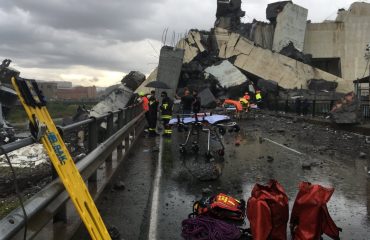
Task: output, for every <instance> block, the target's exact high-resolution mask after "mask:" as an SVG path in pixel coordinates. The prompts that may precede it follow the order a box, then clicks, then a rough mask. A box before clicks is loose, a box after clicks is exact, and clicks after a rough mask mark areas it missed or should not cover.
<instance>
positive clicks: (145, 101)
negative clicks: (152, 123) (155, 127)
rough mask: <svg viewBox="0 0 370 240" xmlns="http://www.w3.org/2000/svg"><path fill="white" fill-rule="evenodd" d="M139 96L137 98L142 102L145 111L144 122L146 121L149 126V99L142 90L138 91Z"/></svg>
mask: <svg viewBox="0 0 370 240" xmlns="http://www.w3.org/2000/svg"><path fill="white" fill-rule="evenodd" d="M139 96H140V99H139V100H140V102H141V104H142V107H143V111H144V112H145V119H146V122H147V123H148V126H149V99H148V97H147V96H146V95H145V93H144V92H139Z"/></svg>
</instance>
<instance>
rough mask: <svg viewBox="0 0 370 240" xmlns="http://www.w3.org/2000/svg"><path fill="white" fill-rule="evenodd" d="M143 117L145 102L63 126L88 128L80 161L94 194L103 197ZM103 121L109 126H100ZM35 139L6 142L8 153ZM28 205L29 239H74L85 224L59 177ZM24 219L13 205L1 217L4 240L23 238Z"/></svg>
mask: <svg viewBox="0 0 370 240" xmlns="http://www.w3.org/2000/svg"><path fill="white" fill-rule="evenodd" d="M143 119H144V112H143V111H142V108H141V106H140V105H136V106H132V107H128V108H125V109H122V110H119V111H116V112H110V113H107V114H106V115H104V116H101V117H99V118H89V119H86V120H84V121H81V122H77V123H74V124H71V125H68V126H64V127H58V129H59V131H60V133H61V135H62V136H66V135H68V134H73V132H75V133H76V132H77V131H81V129H86V130H87V134H86V136H87V151H88V154H87V155H86V157H84V158H83V159H81V160H80V161H79V162H77V163H76V165H77V168H78V170H79V171H80V174H81V176H82V177H83V179H84V180H85V181H86V183H87V186H88V189H89V191H90V193H91V195H92V197H93V198H94V199H97V198H98V197H99V195H100V194H101V192H102V191H103V189H104V187H105V186H106V185H107V184H108V183H109V181H110V179H111V177H112V176H113V174H114V172H115V170H116V169H117V168H118V166H119V165H120V162H121V161H122V159H123V158H124V157H126V156H127V153H128V152H129V150H130V149H131V148H132V146H133V145H134V143H135V141H136V140H137V139H138V138H137V137H138V136H139V134H140V133H141V132H142V131H143V129H144V121H143ZM102 124H104V126H105V127H104V128H101V127H99V126H101V125H102ZM76 134H77V133H76ZM99 140H100V141H99ZM33 143H35V141H34V139H33V138H31V137H29V138H25V139H23V140H20V141H18V142H13V143H10V144H7V145H3V149H4V152H5V153H9V152H11V151H14V150H16V149H19V148H22V147H25V146H28V145H31V144H33ZM4 152H2V151H1V152H0V153H1V154H4ZM24 207H25V210H26V213H27V239H34V238H37V239H69V238H70V237H71V236H73V234H74V232H75V231H76V230H77V228H78V227H79V226H80V224H81V221H80V218H79V216H78V215H77V212H76V211H75V210H74V206H73V205H72V203H71V201H70V200H69V195H68V193H67V192H66V191H65V189H64V186H63V184H62V183H61V182H60V180H59V179H58V178H55V179H54V180H53V181H52V182H51V183H49V184H48V185H47V186H46V187H44V188H43V189H42V190H40V191H39V192H38V193H36V194H35V195H34V196H32V197H31V198H30V199H28V200H27V201H25V203H24ZM25 223H26V219H25V218H24V215H23V212H22V209H21V208H17V209H15V210H13V211H12V212H11V213H10V214H8V215H7V216H6V217H4V218H3V219H1V220H0V239H23V233H24V227H25Z"/></svg>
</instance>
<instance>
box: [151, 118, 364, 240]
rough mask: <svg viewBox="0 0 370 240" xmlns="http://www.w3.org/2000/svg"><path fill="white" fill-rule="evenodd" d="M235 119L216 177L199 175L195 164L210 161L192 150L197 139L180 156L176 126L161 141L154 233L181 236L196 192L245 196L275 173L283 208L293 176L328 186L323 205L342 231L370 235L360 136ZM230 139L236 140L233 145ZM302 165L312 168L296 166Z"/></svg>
mask: <svg viewBox="0 0 370 240" xmlns="http://www.w3.org/2000/svg"><path fill="white" fill-rule="evenodd" d="M302 124H303V125H304V126H302ZM241 126H242V131H241V132H240V133H238V134H235V133H232V134H229V133H227V134H226V135H225V137H224V142H225V143H226V150H225V152H226V154H225V157H224V161H223V162H222V160H219V161H221V162H220V163H218V164H217V165H218V166H220V167H221V168H222V175H221V176H220V177H219V179H217V180H215V181H200V180H199V179H198V176H199V171H200V169H205V168H206V167H205V166H206V165H209V163H206V159H205V158H202V157H200V156H199V155H202V153H203V152H204V146H203V149H202V147H201V150H200V152H199V155H194V154H193V153H188V154H186V156H182V155H181V154H179V151H178V144H179V141H181V139H183V138H184V136H181V135H183V134H179V133H175V135H174V136H173V137H172V139H167V140H165V141H163V157H162V170H163V174H162V178H161V185H160V186H161V187H160V188H161V191H160V198H159V208H158V211H159V214H158V222H157V224H158V225H157V239H181V237H180V234H181V221H182V220H183V219H185V218H186V217H187V215H188V214H189V213H191V210H192V204H193V202H194V201H195V200H197V199H200V198H201V197H202V191H203V192H204V191H205V190H206V192H208V191H209V190H210V191H211V192H212V193H219V192H223V193H227V194H230V195H232V196H235V197H237V198H242V199H245V200H247V199H248V197H249V196H250V193H251V190H252V188H253V186H254V184H255V183H256V182H258V183H266V182H267V181H268V180H269V179H277V180H278V181H279V182H280V183H281V184H282V185H283V186H284V188H285V190H286V192H287V195H288V196H289V200H290V201H289V204H290V209H291V208H292V205H293V202H294V199H295V196H296V194H297V192H298V184H299V182H300V181H309V182H312V183H315V184H321V185H323V186H327V187H329V186H331V187H334V188H335V192H334V194H333V196H332V198H331V200H330V202H329V204H328V208H329V211H330V213H331V216H332V218H333V219H334V221H335V222H336V223H337V225H338V226H339V227H341V228H342V229H343V232H342V233H341V238H342V239H356V240H357V239H369V236H370V181H369V179H368V178H367V166H368V163H367V161H368V160H367V159H360V158H359V151H360V150H361V151H363V152H365V153H367V151H368V150H367V149H366V148H365V147H366V143H365V137H362V136H359V135H352V134H350V133H342V132H338V131H331V130H330V129H326V128H323V127H318V126H314V125H310V124H306V123H294V122H289V121H287V120H286V119H281V118H272V117H268V116H263V115H258V116H257V118H256V120H243V122H241ZM271 128H275V129H271ZM343 135H344V138H345V139H343ZM265 138H266V139H268V140H266V139H265ZM236 139H237V140H239V141H240V146H235V141H236ZM320 139H321V141H320ZM273 142H275V143H277V144H280V145H282V146H284V147H282V146H279V145H277V144H275V143H273ZM343 144H345V146H343ZM347 146H349V147H350V148H351V149H352V150H351V149H347ZM286 147H287V148H286ZM288 148H291V150H290V149H288ZM353 148H354V149H353ZM362 148H363V149H362ZM299 153H302V154H299ZM217 161H218V160H216V162H217ZM195 162H197V163H198V166H199V168H196V167H195V165H197V164H195ZM302 165H304V166H305V167H306V168H307V166H310V168H311V169H310V170H308V169H303V168H302ZM189 166H191V167H189ZM209 171H213V167H209ZM245 225H246V226H248V225H249V223H246V224H245Z"/></svg>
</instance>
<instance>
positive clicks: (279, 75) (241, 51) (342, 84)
mask: <svg viewBox="0 0 370 240" xmlns="http://www.w3.org/2000/svg"><path fill="white" fill-rule="evenodd" d="M221 37H222V39H223V40H222V41H221V40H219V41H218V42H219V43H220V44H221V46H223V44H227V43H228V42H232V43H234V42H236V44H235V46H234V47H232V45H230V44H229V45H228V47H227V49H228V52H226V51H221V50H220V54H219V57H221V58H228V57H230V56H236V60H235V62H234V65H235V66H237V67H238V68H241V69H243V70H245V71H247V72H249V73H252V74H254V75H256V76H258V77H260V78H263V79H271V80H274V81H276V82H277V83H278V84H279V85H280V86H281V87H283V88H288V89H292V88H301V87H302V88H304V89H306V88H307V81H308V80H310V79H325V80H327V81H336V82H337V83H338V88H337V91H340V92H348V91H351V90H352V88H353V86H352V83H351V82H350V81H346V80H344V79H342V78H339V77H337V76H335V75H332V74H330V73H327V72H325V71H322V70H320V69H317V68H314V67H312V66H310V65H307V64H304V63H302V62H299V61H296V60H294V59H292V58H289V57H286V56H284V55H281V54H279V53H276V52H273V51H270V50H268V49H264V48H261V47H258V46H255V44H254V43H253V42H252V41H250V40H248V39H246V38H244V37H241V36H238V35H235V33H234V34H230V35H229V38H226V37H225V35H224V33H223V34H222V36H221ZM216 38H217V36H216ZM235 38H237V41H236V40H235Z"/></svg>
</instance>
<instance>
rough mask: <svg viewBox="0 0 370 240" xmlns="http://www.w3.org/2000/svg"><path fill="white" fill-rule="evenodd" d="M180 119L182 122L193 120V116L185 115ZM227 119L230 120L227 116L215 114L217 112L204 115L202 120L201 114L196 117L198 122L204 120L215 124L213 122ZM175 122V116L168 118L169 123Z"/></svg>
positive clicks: (192, 121) (191, 121) (186, 122)
mask: <svg viewBox="0 0 370 240" xmlns="http://www.w3.org/2000/svg"><path fill="white" fill-rule="evenodd" d="M180 119H181V120H180V121H181V122H183V123H184V124H188V123H194V122H195V118H194V117H185V118H180ZM227 120H230V117H229V116H226V115H217V114H216V115H212V116H206V117H204V120H203V116H199V117H198V121H200V122H202V121H206V122H208V123H209V124H215V123H218V122H222V121H227ZM176 123H177V118H173V119H171V120H170V123H169V124H171V125H173V124H176Z"/></svg>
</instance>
